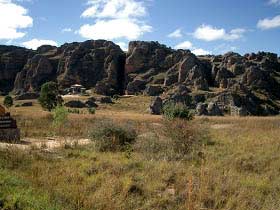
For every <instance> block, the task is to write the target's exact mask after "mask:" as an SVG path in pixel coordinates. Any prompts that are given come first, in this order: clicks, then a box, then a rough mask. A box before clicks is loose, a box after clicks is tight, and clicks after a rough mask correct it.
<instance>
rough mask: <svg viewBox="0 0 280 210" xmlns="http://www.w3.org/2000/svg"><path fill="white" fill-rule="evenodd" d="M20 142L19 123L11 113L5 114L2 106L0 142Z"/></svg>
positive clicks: (0, 112) (0, 111) (0, 107)
mask: <svg viewBox="0 0 280 210" xmlns="http://www.w3.org/2000/svg"><path fill="white" fill-rule="evenodd" d="M19 141H20V131H19V129H18V127H17V122H16V120H14V119H13V118H12V117H11V115H10V113H5V109H4V108H3V107H2V106H1V105H0V142H11V143H16V142H19Z"/></svg>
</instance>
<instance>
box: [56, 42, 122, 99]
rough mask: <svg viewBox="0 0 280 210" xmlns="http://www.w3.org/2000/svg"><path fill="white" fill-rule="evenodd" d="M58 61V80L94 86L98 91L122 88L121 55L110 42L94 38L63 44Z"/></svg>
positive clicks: (106, 91)
mask: <svg viewBox="0 0 280 210" xmlns="http://www.w3.org/2000/svg"><path fill="white" fill-rule="evenodd" d="M60 50H61V51H63V52H62V55H61V59H60V60H59V64H58V69H57V73H58V77H57V80H58V83H59V84H60V86H61V87H69V86H70V85H72V84H74V83H79V84H82V85H83V86H84V87H86V88H91V87H95V86H96V85H97V86H98V87H99V88H98V93H99V94H105V95H113V94H116V93H119V92H122V90H123V81H124V78H123V77H124V75H123V71H124V69H123V68H124V61H125V55H124V53H123V51H122V50H121V49H120V47H119V46H117V45H115V44H114V43H113V42H109V41H104V40H97V41H86V42H83V43H72V44H68V45H67V44H66V45H64V46H62V47H61V49H60Z"/></svg>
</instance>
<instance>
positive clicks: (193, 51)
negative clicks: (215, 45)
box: [192, 48, 212, 55]
mask: <svg viewBox="0 0 280 210" xmlns="http://www.w3.org/2000/svg"><path fill="white" fill-rule="evenodd" d="M192 53H193V54H195V55H210V54H212V52H211V51H207V50H204V49H201V48H197V49H193V50H192Z"/></svg>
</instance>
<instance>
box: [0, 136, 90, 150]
mask: <svg viewBox="0 0 280 210" xmlns="http://www.w3.org/2000/svg"><path fill="white" fill-rule="evenodd" d="M90 143H91V141H90V140H89V139H73V138H61V137H55V138H39V139H38V138H37V139H35V138H28V139H23V140H22V141H21V142H20V143H18V144H10V143H0V149H6V148H11V147H12V148H17V149H22V150H31V149H48V150H53V149H56V148H62V147H65V146H75V145H88V144H90Z"/></svg>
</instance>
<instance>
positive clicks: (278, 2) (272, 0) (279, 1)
mask: <svg viewBox="0 0 280 210" xmlns="http://www.w3.org/2000/svg"><path fill="white" fill-rule="evenodd" d="M269 4H274V5H280V0H270V1H269Z"/></svg>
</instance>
